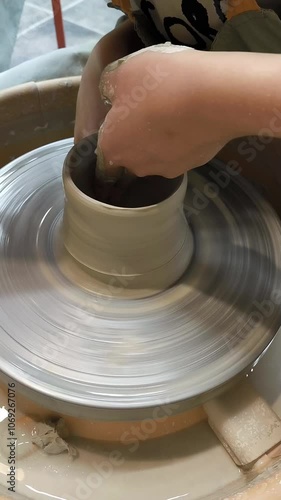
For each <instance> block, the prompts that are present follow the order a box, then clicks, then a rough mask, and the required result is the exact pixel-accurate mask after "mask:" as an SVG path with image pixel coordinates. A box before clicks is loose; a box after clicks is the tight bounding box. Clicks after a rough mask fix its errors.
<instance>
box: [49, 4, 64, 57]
mask: <svg viewBox="0 0 281 500" xmlns="http://www.w3.org/2000/svg"><path fill="white" fill-rule="evenodd" d="M52 7H53V13H54V22H55V28H56V36H57V43H58V48H59V49H62V48H64V47H65V36H64V27H63V19H62V10H61V3H60V0H52Z"/></svg>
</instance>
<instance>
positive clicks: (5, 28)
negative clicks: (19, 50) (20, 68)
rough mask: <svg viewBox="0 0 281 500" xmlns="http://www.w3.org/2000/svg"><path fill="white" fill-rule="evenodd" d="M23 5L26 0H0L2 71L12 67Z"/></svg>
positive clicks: (0, 54)
mask: <svg viewBox="0 0 281 500" xmlns="http://www.w3.org/2000/svg"><path fill="white" fill-rule="evenodd" d="M23 5H24V0H1V1H0V33H1V51H0V71H5V70H6V69H8V68H9V67H10V61H11V57H12V53H13V50H14V45H15V41H16V38H17V33H18V28H19V24H20V18H21V14H22V10H23Z"/></svg>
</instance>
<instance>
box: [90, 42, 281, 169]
mask: <svg viewBox="0 0 281 500" xmlns="http://www.w3.org/2000/svg"><path fill="white" fill-rule="evenodd" d="M158 48H159V47H158ZM160 49H161V47H160ZM280 74H281V63H280V56H279V55H272V54H253V53H234V52H233V53H224V52H214V53H213V52H199V51H195V50H192V49H188V48H183V47H175V46H170V47H169V46H167V45H165V46H164V47H163V46H162V49H161V50H160V51H159V50H158V51H157V50H156V48H153V47H151V48H149V49H145V50H144V51H139V52H138V53H136V54H134V55H132V56H129V58H126V59H125V60H124V61H123V62H121V64H120V61H119V63H118V64H115V65H113V67H109V68H106V70H105V71H104V73H103V76H102V80H101V84H100V89H101V93H102V96H103V98H104V99H105V100H107V101H109V102H111V105H112V107H111V109H110V111H109V112H108V114H107V116H106V118H105V122H104V124H103V126H102V129H101V131H100V137H99V146H100V150H101V151H102V152H103V156H104V160H105V164H106V165H107V167H106V168H107V169H108V172H110V173H111V174H113V171H114V169H115V168H116V167H118V166H123V167H126V168H127V169H128V170H129V171H131V172H133V173H135V174H136V175H138V176H145V175H163V176H166V177H176V176H178V175H179V174H182V173H183V172H185V171H187V170H190V169H192V168H194V167H197V166H200V165H202V164H204V163H206V162H207V161H209V160H210V159H212V158H213V157H214V156H215V155H216V154H217V153H218V152H219V151H220V149H221V148H222V147H223V146H224V145H225V144H226V143H227V142H229V141H230V140H232V139H234V138H238V137H242V136H246V135H260V134H261V135H262V134H263V133H264V131H265V128H266V129H267V131H266V134H267V135H268V130H270V131H271V133H272V135H274V136H276V137H280V136H281V126H280V125H281V124H280V123H279V127H278V126H277V123H276V120H277V118H276V116H275V115H274V113H273V109H274V108H278V106H280V107H281V93H280V87H279V82H280ZM277 121H278V120H277ZM280 121H281V120H280V119H279V122H280Z"/></svg>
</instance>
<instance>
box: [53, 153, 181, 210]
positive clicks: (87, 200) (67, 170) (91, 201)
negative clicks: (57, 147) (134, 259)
mask: <svg viewBox="0 0 281 500" xmlns="http://www.w3.org/2000/svg"><path fill="white" fill-rule="evenodd" d="M74 151H75V145H74V146H73V147H72V148H71V150H70V151H69V153H68V154H67V156H66V158H65V161H64V165H63V171H62V179H63V185H64V190H65V192H67V193H68V194H70V195H71V194H73V195H74V196H75V197H76V196H79V199H80V202H81V203H83V204H84V205H85V206H88V207H93V206H95V208H96V209H97V210H99V211H101V212H104V213H106V212H114V213H111V215H115V216H118V215H119V214H120V215H121V214H122V215H124V212H125V213H126V214H128V215H133V214H134V216H135V215H136V214H137V213H139V214H142V215H143V214H144V213H145V212H146V211H148V210H149V211H151V210H152V209H157V210H158V209H159V208H162V207H163V206H165V205H166V206H167V205H170V203H172V201H173V199H174V198H175V197H176V196H178V195H179V192H181V193H182V196H183V197H184V195H185V192H186V189H187V185H188V178H187V174H186V173H184V174H182V175H181V176H178V177H175V178H174V179H178V180H179V184H178V187H175V189H174V191H173V192H172V193H171V194H170V195H169V196H167V198H164V199H163V200H162V201H160V202H159V203H153V204H152V205H146V206H142V207H120V206H115V205H110V204H108V203H104V202H102V201H99V200H96V199H95V198H92V197H91V196H88V195H87V194H85V193H84V192H83V191H81V189H79V188H78V187H77V186H76V184H75V182H74V180H73V179H72V175H71V170H72V169H73V170H74V169H75V167H70V165H69V159H70V157H71V155H72V154H73V152H74ZM171 180H172V179H171ZM162 209H163V208H162Z"/></svg>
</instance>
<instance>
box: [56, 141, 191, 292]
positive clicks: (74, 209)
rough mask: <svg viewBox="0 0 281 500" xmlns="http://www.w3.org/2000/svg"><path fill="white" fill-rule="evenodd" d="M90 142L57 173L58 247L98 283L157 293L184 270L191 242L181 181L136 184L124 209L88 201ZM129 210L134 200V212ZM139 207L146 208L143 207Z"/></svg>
mask: <svg viewBox="0 0 281 500" xmlns="http://www.w3.org/2000/svg"><path fill="white" fill-rule="evenodd" d="M95 151H96V136H91V137H89V138H86V139H84V140H83V141H81V142H80V143H78V144H77V145H75V146H74V148H72V150H71V151H70V152H69V154H68V156H67V158H66V160H65V163H64V168H63V183H64V190H65V207H64V219H63V232H64V244H65V247H66V249H67V250H68V252H69V253H70V254H71V255H72V257H73V258H74V259H75V260H76V261H78V262H79V263H80V264H82V265H83V266H84V267H85V268H87V269H88V270H89V272H90V273H93V274H94V275H95V278H98V279H99V280H100V281H102V282H104V283H107V282H108V283H109V282H111V283H112V277H114V278H115V282H116V285H117V286H119V287H120V286H124V288H126V289H130V288H133V289H143V290H146V291H145V293H144V295H149V294H152V293H157V292H158V291H160V290H163V289H166V288H168V287H169V286H170V285H172V284H173V283H175V282H176V281H177V280H178V279H179V278H180V277H181V275H182V274H183V273H184V271H185V270H186V268H187V266H188V264H189V262H190V259H191V256H192V253H193V238H192V233H191V230H190V228H189V225H188V223H187V220H186V217H185V215H184V211H183V201H184V197H185V193H186V188H187V176H186V175H184V176H182V177H179V178H176V179H164V178H162V177H156V176H155V177H149V178H145V179H144V178H139V179H136V181H135V182H134V185H133V187H132V188H130V187H129V188H128V189H129V190H130V189H131V193H129V195H128V196H129V197H128V196H127V201H126V203H127V206H126V207H124V206H112V205H109V204H107V203H102V202H100V201H98V200H97V199H95V198H94V196H95V194H94V193H95V190H94V184H95V182H96V178H95V166H96V162H97V157H96V154H95ZM130 198H131V203H132V205H135V203H136V199H138V200H139V201H138V204H139V205H140V206H133V207H132V206H130ZM145 203H149V204H148V205H145Z"/></svg>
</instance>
